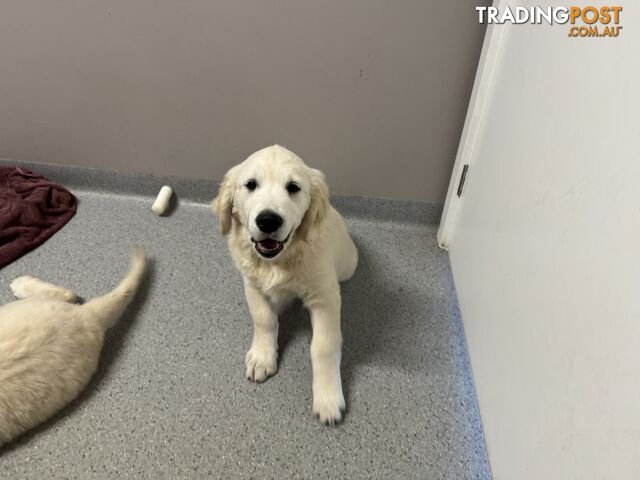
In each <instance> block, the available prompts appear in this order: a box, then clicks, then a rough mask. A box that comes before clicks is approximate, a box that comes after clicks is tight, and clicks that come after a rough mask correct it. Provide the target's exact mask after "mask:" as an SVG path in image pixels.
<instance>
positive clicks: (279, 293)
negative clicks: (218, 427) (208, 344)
mask: <svg viewBox="0 0 640 480" xmlns="http://www.w3.org/2000/svg"><path fill="white" fill-rule="evenodd" d="M211 207H212V210H213V211H214V213H215V214H216V215H217V216H218V220H219V226H220V231H221V232H222V234H224V235H228V244H229V249H230V251H231V256H232V257H233V260H234V261H235V264H236V266H237V267H238V269H239V270H240V272H241V273H242V275H243V277H244V290H245V296H246V298H247V303H248V305H249V311H250V312H251V316H252V317H253V342H252V344H251V349H250V350H249V352H248V353H247V355H246V358H245V363H246V375H247V377H248V378H250V379H251V380H255V381H256V382H262V381H264V380H265V379H266V378H267V377H269V376H270V375H273V374H274V373H275V372H276V370H277V365H278V364H277V356H278V354H277V345H278V342H277V337H278V318H277V312H278V306H280V305H281V304H283V303H284V302H287V301H289V300H291V299H292V298H294V297H298V298H301V299H302V301H303V303H304V305H305V306H306V307H307V308H308V309H309V311H310V313H311V324H312V327H313V339H312V341H311V365H312V369H313V412H314V413H315V414H317V415H318V416H319V418H320V421H321V422H323V423H328V424H334V423H336V422H339V421H340V420H341V418H342V411H343V410H344V408H345V402H344V396H343V394H342V382H341V379H340V359H341V347H342V334H341V332H340V286H339V284H338V282H341V281H343V280H347V279H348V278H350V277H351V276H352V275H353V272H354V271H355V269H356V265H357V263H358V252H357V250H356V247H355V245H354V243H353V241H352V240H351V237H350V236H349V232H348V231H347V227H346V225H345V222H344V220H343V218H342V217H341V216H340V214H339V213H338V212H337V211H336V210H335V209H334V208H333V207H332V206H331V205H330V204H329V190H328V187H327V184H326V182H325V179H324V175H323V174H322V172H320V171H319V170H315V169H313V168H310V167H308V166H307V165H305V163H304V162H303V161H302V159H301V158H300V157H298V156H297V155H296V154H295V153H293V152H291V151H289V150H287V149H286V148H283V147H280V146H278V145H274V146H272V147H267V148H264V149H262V150H259V151H257V152H256V153H254V154H253V155H251V156H250V157H249V158H247V159H246V160H245V161H244V162H242V163H241V164H240V165H237V166H235V167H233V168H232V169H231V170H229V171H228V172H227V174H226V175H225V177H224V180H223V182H222V184H221V185H220V190H219V192H218V196H217V197H216V198H215V199H214V200H213V203H212V205H211Z"/></svg>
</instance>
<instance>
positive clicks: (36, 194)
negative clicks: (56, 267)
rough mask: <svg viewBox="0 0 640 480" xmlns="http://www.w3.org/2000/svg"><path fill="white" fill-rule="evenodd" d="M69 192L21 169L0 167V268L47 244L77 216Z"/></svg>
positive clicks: (74, 204) (73, 201) (73, 198)
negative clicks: (52, 236) (51, 237)
mask: <svg viewBox="0 0 640 480" xmlns="http://www.w3.org/2000/svg"><path fill="white" fill-rule="evenodd" d="M76 205H77V201H76V198H75V197H74V196H73V195H72V194H71V192H69V191H68V190H67V189H66V188H63V187H61V186H60V185H56V184H55V183H52V182H51V181H49V180H47V179H46V178H44V177H43V176H42V175H38V174H37V173H34V172H32V171H31V170H27V169H26V168H20V167H0V268H2V267H4V266H5V265H8V264H9V263H11V262H13V261H14V260H15V259H17V258H19V257H21V256H22V255H24V254H25V253H27V252H30V251H31V250H33V249H34V248H36V247H38V246H39V245H41V244H42V243H44V242H45V241H46V240H47V239H48V238H49V237H50V236H51V235H53V234H54V233H56V232H57V231H58V230H60V229H61V228H62V227H63V226H64V224H65V223H67V222H68V221H69V220H70V219H71V217H73V215H74V214H75V213H76Z"/></svg>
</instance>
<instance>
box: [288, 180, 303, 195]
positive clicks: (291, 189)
mask: <svg viewBox="0 0 640 480" xmlns="http://www.w3.org/2000/svg"><path fill="white" fill-rule="evenodd" d="M299 191H300V185H298V184H297V183H295V182H289V183H287V192H289V193H296V192H299Z"/></svg>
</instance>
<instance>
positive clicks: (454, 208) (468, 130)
mask: <svg viewBox="0 0 640 480" xmlns="http://www.w3.org/2000/svg"><path fill="white" fill-rule="evenodd" d="M507 1H508V0H497V1H495V2H494V6H495V7H498V9H499V10H502V9H503V8H504V7H505V5H506V4H507ZM506 26H507V24H504V25H498V24H491V25H487V30H486V32H485V36H484V42H483V44H482V52H481V53H480V59H479V60H478V69H477V70H476V77H475V80H474V82H473V90H472V91H471V98H470V100H469V108H468V109H467V116H466V118H465V121H464V127H463V128H462V135H461V136H460V143H459V145H458V152H457V154H456V160H455V163H454V165H453V173H452V174H451V180H450V181H449V189H448V190H447V197H446V200H445V203H444V209H443V210H442V217H441V219H440V226H439V227H438V235H437V238H438V245H439V246H440V247H441V248H443V249H445V250H447V249H448V248H449V245H450V243H451V238H452V235H453V232H454V229H455V221H456V217H457V215H458V212H459V210H460V208H461V207H462V203H463V201H464V195H461V196H458V187H459V186H460V183H461V182H462V181H463V182H465V183H466V182H467V180H468V178H467V177H468V175H469V172H471V175H472V174H473V163H474V160H475V150H476V145H477V143H478V138H479V136H480V132H481V131H482V127H483V124H484V118H485V109H486V107H487V99H488V98H489V96H490V93H491V90H492V89H491V87H492V84H493V80H494V73H495V68H496V65H497V63H498V57H499V53H500V47H501V45H502V42H503V39H504V33H505V30H506ZM465 166H466V167H467V168H466V171H465ZM463 176H464V179H463Z"/></svg>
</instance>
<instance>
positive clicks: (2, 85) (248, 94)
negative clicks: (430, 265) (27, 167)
mask: <svg viewBox="0 0 640 480" xmlns="http://www.w3.org/2000/svg"><path fill="white" fill-rule="evenodd" d="M482 3H483V2H478V1H477V0H449V1H446V2H445V1H440V0H415V1H408V0H406V1H405V0H402V1H396V2H392V1H384V0H350V1H320V0H317V1H309V0H307V1H300V0H278V1H276V0H252V1H243V0H238V1H236V0H213V1H212V0H206V1H196V0H191V1H184V2H176V1H173V0H135V1H131V0H111V1H96V0H83V1H80V0H78V1H71V0H60V1H56V2H51V1H48V0H39V1H38V0H11V1H9V0H8V1H5V2H2V8H1V10H0V65H1V70H0V108H1V111H0V157H4V158H13V159H20V160H29V161H36V162H52V163H62V164H70V165H86V166H93V167H100V168H110V169H117V170H130V171H140V172H150V173H157V174H172V175H182V176H189V177H197V178H211V179H219V178H221V177H222V174H223V173H224V171H226V169H227V168H228V167H229V166H231V165H233V164H235V163H238V162H239V161H241V160H243V159H244V157H246V156H247V155H248V154H250V153H251V152H252V151H254V150H256V149H258V148H260V147H263V146H265V145H269V144H272V143H280V144H283V145H285V146H288V147H290V148H292V149H293V150H295V151H296V152H298V153H299V154H300V155H301V156H302V157H303V158H304V159H305V160H307V162H308V163H310V164H312V165H313V166H315V167H317V168H320V169H322V170H324V171H325V173H326V174H327V176H328V178H329V181H330V184H331V186H332V190H333V191H334V192H337V193H356V194H365V195H372V196H382V197H392V198H402V199H418V200H426V201H437V202H440V201H443V200H444V195H445V191H446V187H447V183H448V179H449V174H450V171H451V167H452V165H453V160H454V157H455V153H456V148H457V144H458V139H459V136H460V131H461V129H462V125H463V121H464V115H465V111H466V107H467V103H468V99H469V95H470V92H471V88H472V84H473V79H474V74H475V69H476V65H477V60H478V56H479V53H480V49H481V44H482V38H483V34H484V28H483V27H482V26H480V25H478V23H477V15H476V12H475V8H474V7H475V6H476V5H478V4H482ZM486 3H490V2H486Z"/></svg>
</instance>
